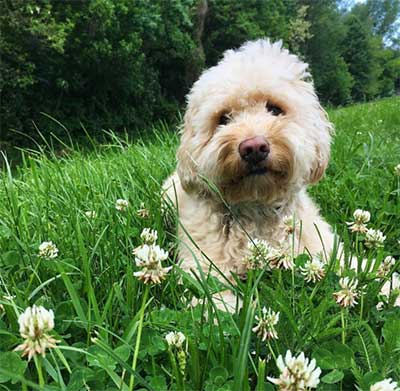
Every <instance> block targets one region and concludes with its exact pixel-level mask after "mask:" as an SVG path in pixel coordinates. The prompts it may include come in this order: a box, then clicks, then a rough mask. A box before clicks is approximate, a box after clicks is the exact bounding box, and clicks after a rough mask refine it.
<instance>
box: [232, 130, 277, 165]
mask: <svg viewBox="0 0 400 391" xmlns="http://www.w3.org/2000/svg"><path fill="white" fill-rule="evenodd" d="M269 151H270V147H269V144H268V141H267V140H266V139H265V138H264V137H261V136H256V137H252V138H248V139H247V140H244V141H242V142H241V143H240V144H239V154H240V156H241V158H242V159H243V160H245V161H246V162H248V163H250V164H257V163H259V162H261V161H263V160H265V159H266V158H267V156H268V154H269Z"/></svg>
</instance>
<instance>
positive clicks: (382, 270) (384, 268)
mask: <svg viewBox="0 0 400 391" xmlns="http://www.w3.org/2000/svg"><path fill="white" fill-rule="evenodd" d="M395 263H396V260H395V259H394V258H393V257H391V256H390V255H388V256H387V257H386V258H385V259H384V260H383V261H382V263H381V264H380V265H379V268H378V271H377V272H376V275H377V277H386V276H387V275H388V274H389V272H390V271H391V270H392V267H393V266H394V264H395Z"/></svg>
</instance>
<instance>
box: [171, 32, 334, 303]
mask: <svg viewBox="0 0 400 391" xmlns="http://www.w3.org/2000/svg"><path fill="white" fill-rule="evenodd" d="M333 132H334V129H333V126H332V124H331V123H330V122H329V120H328V117H327V114H326V112H325V111H324V110H323V108H322V107H321V105H320V102H319V100H318V97H317V95H316V93H315V90H314V87H313V83H312V81H311V78H310V73H309V72H308V65H307V64H306V63H304V62H303V61H301V60H300V59H299V57H297V56H296V55H293V54H290V53H289V51H288V50H286V49H284V48H283V47H282V43H281V42H276V43H272V42H270V41H269V40H264V39H261V40H257V41H251V42H247V43H245V44H244V45H243V46H241V47H240V48H239V49H237V50H228V51H226V52H225V53H224V55H223V58H222V60H221V61H220V62H219V63H218V64H217V65H216V66H214V67H211V68H209V69H208V70H206V71H204V72H203V73H202V74H201V76H200V78H199V79H198V80H197V81H196V82H195V83H194V85H193V87H192V89H191V90H190V92H189V94H188V96H187V109H186V112H185V115H184V121H183V126H182V134H181V142H180V146H179V148H178V152H177V161H178V162H177V169H176V172H175V173H173V174H172V175H171V176H170V177H169V178H168V179H167V180H166V182H165V183H164V186H163V188H164V189H165V192H166V198H168V199H169V200H170V201H172V202H173V204H174V206H175V207H176V209H177V212H178V215H179V221H180V225H179V228H178V237H179V259H180V260H181V267H182V268H183V269H184V270H185V271H196V270H197V269H198V266H200V267H201V268H202V269H203V271H204V272H206V273H208V272H209V271H210V272H211V274H213V275H215V276H217V277H218V278H220V279H221V274H220V273H222V274H223V275H224V276H225V278H227V279H228V280H229V281H232V282H233V281H234V278H233V274H232V273H234V274H236V275H238V276H245V275H246V272H247V269H246V264H245V263H244V262H243V259H244V258H245V257H246V255H247V254H248V243H249V237H250V238H253V239H261V240H265V241H266V242H268V243H269V244H270V245H271V246H273V247H277V246H281V245H282V240H283V239H284V237H285V235H286V231H285V218H287V216H295V219H296V220H298V221H301V236H300V235H298V237H297V240H298V243H297V247H298V250H299V251H302V252H303V251H307V252H308V253H310V254H312V255H314V254H318V253H321V252H324V253H325V254H327V253H329V252H330V251H331V250H332V248H333V245H334V234H333V232H332V229H331V227H330V226H329V225H328V223H327V222H325V221H324V219H323V218H322V217H321V215H320V213H319V209H318V207H317V206H316V204H315V203H314V201H313V200H312V199H311V198H310V196H309V195H308V193H307V187H308V186H309V185H311V184H315V183H316V182H318V181H319V180H320V179H321V177H322V176H323V174H324V172H325V169H326V167H327V165H328V161H329V156H330V143H331V137H332V135H333ZM296 232H297V233H298V230H296ZM193 242H194V243H195V244H193ZM210 261H212V262H210ZM212 263H213V264H214V265H215V266H216V268H214V267H212V266H210V264H212ZM223 300H224V301H225V302H226V303H228V304H229V305H234V302H235V297H234V296H233V295H232V294H230V293H229V292H227V293H226V294H224V295H223Z"/></svg>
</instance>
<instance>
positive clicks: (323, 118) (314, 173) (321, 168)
mask: <svg viewBox="0 0 400 391" xmlns="http://www.w3.org/2000/svg"><path fill="white" fill-rule="evenodd" d="M318 111H319V115H318V120H317V121H316V123H315V126H316V128H317V129H316V130H317V131H316V135H317V140H316V144H315V160H314V163H313V165H312V168H311V170H310V176H309V183H317V182H318V181H319V180H320V179H321V178H322V176H323V175H324V173H325V170H326V167H327V166H328V163H329V157H330V144H331V135H332V134H333V133H334V129H333V125H332V124H331V123H330V122H329V119H328V115H327V113H326V112H325V111H324V110H323V109H322V107H321V106H319V108H318Z"/></svg>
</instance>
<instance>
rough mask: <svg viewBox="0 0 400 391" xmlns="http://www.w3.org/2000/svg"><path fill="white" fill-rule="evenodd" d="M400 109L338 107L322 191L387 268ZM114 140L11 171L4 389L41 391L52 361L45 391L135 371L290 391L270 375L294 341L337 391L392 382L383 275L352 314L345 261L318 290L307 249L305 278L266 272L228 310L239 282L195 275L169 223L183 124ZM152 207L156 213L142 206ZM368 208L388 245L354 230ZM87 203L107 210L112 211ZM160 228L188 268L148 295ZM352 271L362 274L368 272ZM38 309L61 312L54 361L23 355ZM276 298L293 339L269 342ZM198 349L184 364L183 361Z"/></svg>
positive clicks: (393, 343) (395, 338)
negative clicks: (259, 324) (168, 199)
mask: <svg viewBox="0 0 400 391" xmlns="http://www.w3.org/2000/svg"><path fill="white" fill-rule="evenodd" d="M399 104H400V102H399V99H398V98H392V99H386V100H382V101H380V102H374V103H369V104H364V105H358V106H352V107H348V108H345V109H340V110H335V111H332V112H331V113H330V115H331V119H332V120H333V122H334V123H335V126H336V131H337V135H336V138H335V142H334V144H333V148H332V162H331V165H330V167H329V169H328V173H327V176H326V178H325V179H324V180H323V181H322V182H321V183H319V184H318V185H316V186H315V187H313V188H312V193H313V196H314V198H316V199H317V202H318V204H320V205H321V207H322V214H323V215H324V216H325V217H326V218H327V220H328V221H330V222H331V223H332V224H333V225H336V229H337V231H338V233H339V234H340V236H341V238H342V239H343V241H344V247H345V251H346V254H349V256H350V255H353V256H354V257H355V258H357V257H360V259H362V258H363V257H364V258H366V259H368V260H375V259H376V260H377V262H378V263H379V262H380V261H381V260H382V259H383V257H384V256H386V255H388V254H390V255H393V256H394V257H395V258H396V259H397V260H398V259H399V256H400V253H399V247H398V242H397V241H398V238H399V235H400V231H399V227H398V224H396V222H397V219H398V216H399V214H400V209H399V208H400V203H399V195H400V193H399V186H400V182H399V177H397V176H395V175H394V170H393V169H394V166H395V165H397V164H398V160H397V159H398V156H400V150H399V146H400V142H398V141H399V134H398V131H397V130H398V128H399V126H400V117H399V110H398V108H399ZM108 137H109V142H108V143H107V144H106V145H102V146H101V145H97V144H94V145H93V151H92V152H90V153H87V154H84V153H82V152H80V151H79V148H78V146H77V145H64V146H63V148H65V149H66V153H65V154H64V156H62V157H57V156H56V154H52V152H51V150H47V151H42V153H34V152H28V151H27V152H25V153H24V160H23V164H22V165H21V166H19V167H18V168H17V169H16V171H15V173H12V172H11V170H10V171H5V172H2V173H1V176H0V180H1V184H2V185H1V186H0V201H1V202H0V247H1V249H2V251H1V252H0V304H1V307H0V385H1V386H2V387H3V386H4V387H5V389H9V390H21V389H22V390H24V389H40V387H39V385H38V383H39V382H40V378H39V376H38V373H39V372H38V367H40V368H42V373H43V383H45V384H46V387H42V389H49V390H68V391H71V390H72V391H75V390H76V391H82V390H85V389H94V390H117V389H119V390H129V382H130V378H131V377H132V376H133V377H134V379H135V381H134V385H135V389H137V390H142V391H143V390H156V391H163V390H165V391H166V390H183V389H185V390H193V391H195V390H196V391H197V390H212V391H217V390H218V391H228V390H239V389H240V390H242V389H243V390H253V389H256V390H257V391H259V390H268V391H272V390H274V389H275V387H274V386H273V385H272V384H271V383H270V382H268V380H267V378H266V377H267V376H269V377H277V376H279V371H278V368H277V366H276V363H275V360H274V356H276V357H277V356H278V355H279V354H283V355H284V354H285V353H286V351H287V350H288V349H290V350H291V351H292V353H294V354H296V355H297V354H298V353H300V352H301V351H303V352H304V353H305V355H306V357H308V358H315V359H316V362H317V365H318V366H319V367H320V368H321V369H322V374H321V383H320V384H319V386H318V389H321V390H333V389H343V390H354V389H355V388H356V386H357V387H359V389H360V390H366V391H368V390H369V389H370V386H371V385H372V384H374V383H376V382H378V381H380V380H383V379H384V378H388V377H391V378H393V379H398V378H399V376H400V334H399V333H398V330H399V328H400V321H399V315H400V312H399V308H398V307H394V306H393V304H391V303H390V302H385V304H384V305H383V308H382V310H380V311H378V310H377V309H376V304H377V303H378V301H379V300H380V298H379V297H378V296H377V293H378V292H379V289H380V284H381V281H376V275H374V273H372V274H371V273H367V272H360V273H358V278H359V281H360V285H362V286H363V287H364V292H363V296H362V298H363V299H362V304H361V299H360V300H359V304H358V305H356V306H355V307H353V308H347V309H341V307H340V306H339V305H338V304H337V303H336V302H335V300H334V299H333V292H335V291H337V290H338V289H339V286H338V276H337V275H336V273H335V268H336V266H337V265H336V257H335V255H333V256H332V259H330V260H329V266H328V269H327V273H326V277H325V278H324V279H322V280H321V281H319V282H317V283H315V284H313V283H307V282H306V281H305V280H304V278H303V277H302V275H301V274H300V273H299V271H298V267H299V266H304V263H305V261H306V260H307V259H308V256H307V255H306V254H303V255H300V256H299V257H298V258H297V259H295V264H296V269H295V270H294V271H293V273H292V272H291V271H284V270H273V271H269V270H256V271H250V272H249V275H248V278H247V280H246V281H240V280H239V281H238V284H237V287H235V288H234V289H235V290H236V293H237V295H239V296H241V298H242V300H243V309H242V310H241V311H240V312H238V313H236V314H229V313H225V312H221V311H217V312H215V311H214V303H212V302H211V301H210V298H211V294H212V293H214V292H216V291H218V290H220V289H224V285H223V284H222V283H221V282H219V281H216V280H215V279H214V278H212V277H209V278H207V276H205V275H202V274H200V273H199V275H198V276H197V278H195V277H193V276H192V275H188V274H186V273H184V272H183V271H181V270H180V268H178V267H177V266H176V265H175V263H176V259H175V249H176V244H177V243H176V236H175V234H174V230H173V229H172V228H171V226H170V228H169V230H167V229H166V227H165V225H166V224H165V219H166V218H169V219H172V220H175V218H176V216H174V215H173V213H171V211H170V212H166V211H163V210H162V209H161V194H160V188H161V183H162V181H163V179H164V178H166V176H167V175H168V174H169V173H170V172H171V171H172V170H173V169H174V165H175V161H174V154H175V149H176V146H177V137H176V135H175V133H173V132H168V130H167V129H165V128H160V129H158V130H157V131H155V132H153V135H152V137H150V138H149V139H146V141H143V140H141V141H137V142H136V143H134V144H132V143H130V142H128V141H127V140H125V139H121V138H119V137H116V136H114V135H112V134H108ZM67 147H68V148H67ZM45 152H47V154H46V153H45ZM155 156H156V157H159V158H154V157H155ZM333 190H334V191H333ZM117 198H125V199H128V200H129V202H130V204H129V207H128V209H127V211H126V212H125V213H122V212H119V211H117V210H116V209H115V200H116V199H117ZM142 203H144V205H142ZM143 207H145V208H147V209H148V211H149V216H146V215H142V214H138V213H137V210H138V209H143ZM357 208H362V209H368V210H369V211H370V212H371V222H370V223H369V224H370V226H371V227H373V228H378V229H381V230H382V231H384V234H385V235H386V236H387V239H386V241H385V247H384V249H381V250H378V251H376V250H368V249H365V248H364V247H363V238H362V237H357V236H356V235H350V234H349V233H348V228H347V226H346V225H345V222H346V221H350V220H351V215H352V212H353V211H354V210H355V209H357ZM86 211H96V216H95V217H89V216H87V215H86V214H85V212H86ZM166 213H167V215H168V216H166V215H165V214H166ZM145 227H151V228H154V229H157V230H158V235H159V240H158V243H159V244H160V246H161V247H163V248H164V249H168V250H169V252H170V259H169V260H168V261H167V262H168V263H169V264H170V265H175V266H174V268H173V269H172V270H171V271H170V273H169V274H168V276H167V279H166V280H165V281H164V282H163V283H162V284H160V285H157V286H153V287H151V288H150V289H149V291H150V292H149V296H148V300H147V299H146V294H145V293H144V292H145V290H146V288H145V287H144V286H143V284H142V283H141V282H139V281H138V280H137V279H136V278H135V277H134V276H133V272H134V271H136V266H135V263H134V256H133V255H132V249H133V248H135V247H136V246H138V245H139V244H140V243H141V240H140V238H139V235H140V232H141V230H142V229H143V228H145ZM44 240H52V241H53V242H54V243H55V244H56V245H57V247H58V248H59V250H60V252H59V256H58V257H57V258H55V259H41V258H40V257H38V246H39V244H40V243H41V242H42V241H44ZM378 263H377V266H379V265H378ZM395 267H396V268H397V270H398V267H399V263H398V261H397V264H396V266H395ZM345 273H347V275H352V276H354V273H355V271H349V270H346V272H345ZM194 297H195V298H197V299H198V300H199V301H200V303H201V304H200V305H197V306H196V307H194V308H193V307H191V306H190V305H189V304H190V303H191V302H192V300H193V298H194ZM33 304H37V305H43V306H45V307H46V308H47V309H53V310H54V313H55V328H54V331H53V332H52V333H53V334H54V336H55V337H56V339H58V340H59V341H60V342H59V343H58V348H55V349H50V350H48V352H47V354H46V357H45V358H39V359H38V360H37V362H36V363H35V362H34V361H33V360H31V362H29V363H28V362H27V360H26V359H22V358H20V353H19V352H12V350H13V349H14V348H15V347H16V346H17V345H19V344H20V343H21V337H20V334H19V327H18V322H17V319H18V315H19V314H20V313H21V312H22V311H23V310H24V309H25V308H26V307H27V306H28V305H33ZM143 305H145V307H143ZM263 306H266V307H271V308H272V309H273V310H274V311H279V312H280V318H279V322H278V324H277V325H276V331H277V333H278V336H279V339H276V340H271V341H269V342H268V343H267V341H264V342H262V341H261V340H260V339H259V338H258V337H257V336H256V335H255V333H254V332H252V328H253V327H254V325H255V323H256V320H255V315H259V314H260V311H261V308H262V307H263ZM141 308H145V310H144V312H143V316H142V314H141V311H140V309H141ZM141 321H143V323H142V324H143V329H142V334H141V337H140V341H139V342H140V344H139V345H138V346H139V347H140V349H139V353H138V360H137V365H136V368H135V369H132V365H131V362H132V358H133V355H134V351H135V346H136V341H137V339H138V330H139V325H140V323H141ZM170 331H181V332H182V333H184V335H185V336H186V341H185V343H184V346H183V348H182V350H180V351H179V354H180V355H181V356H179V357H175V356H174V354H176V355H177V354H178V353H177V350H173V349H172V348H170V347H169V346H168V345H167V343H166V340H165V335H166V334H167V333H168V332H170ZM182 353H184V354H185V367H184V371H180V368H178V365H179V363H182V362H183V360H182ZM171 356H172V357H171ZM260 360H261V361H260Z"/></svg>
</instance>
